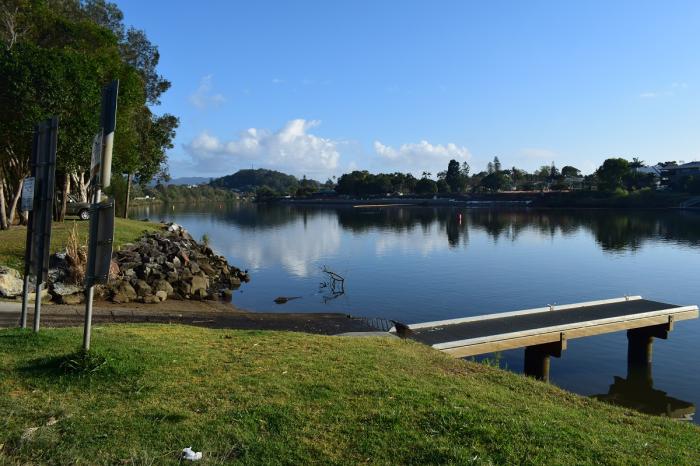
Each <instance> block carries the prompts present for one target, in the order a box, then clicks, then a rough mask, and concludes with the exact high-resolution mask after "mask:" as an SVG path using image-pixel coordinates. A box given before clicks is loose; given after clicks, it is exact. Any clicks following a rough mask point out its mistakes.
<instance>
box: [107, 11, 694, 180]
mask: <svg viewBox="0 0 700 466" xmlns="http://www.w3.org/2000/svg"><path fill="white" fill-rule="evenodd" d="M116 3H117V4H118V5H119V7H120V8H121V9H122V10H123V11H124V14H125V23H126V24H128V25H131V26H134V27H137V28H140V29H144V30H145V31H146V32H147V34H148V36H149V38H150V39H151V41H152V42H154V43H155V44H156V45H157V46H158V47H159V50H160V54H161V61H160V66H159V70H160V72H161V74H162V75H163V76H165V77H166V78H167V79H169V80H170V81H171V82H172V84H173V85H172V88H171V89H170V90H169V91H168V92H167V93H166V94H165V95H164V96H163V98H162V104H161V105H160V106H158V107H155V108H154V111H155V112H156V113H164V112H168V113H172V114H174V115H176V116H178V117H179V118H180V128H179V129H178V132H177V137H176V141H175V148H173V149H172V150H170V151H169V154H168V156H169V164H170V172H171V175H172V176H173V177H182V176H205V177H217V176H223V175H226V174H230V173H234V172H235V171H237V170H239V169H241V168H251V167H253V168H271V169H277V170H281V171H284V172H287V173H292V174H294V175H297V176H302V175H306V176H308V177H310V178H315V179H319V180H321V181H325V179H327V178H329V177H331V176H340V175H341V174H343V173H346V172H348V171H351V170H355V169H367V170H369V171H371V172H393V171H403V172H412V173H414V174H418V175H419V174H421V173H422V172H424V171H428V172H430V173H432V174H433V175H435V174H436V173H437V172H438V171H441V170H444V169H446V167H447V163H448V161H449V160H450V159H456V160H459V161H467V162H468V163H469V164H470V166H471V167H472V172H478V171H481V170H483V169H485V167H486V164H487V163H488V162H489V161H490V160H492V159H493V157H495V156H498V157H499V159H500V161H501V163H502V166H503V167H511V166H517V167H520V168H525V169H527V170H534V169H536V168H538V167H540V166H541V165H546V164H550V163H551V162H555V163H556V165H557V166H558V167H562V166H564V165H573V166H575V167H577V168H579V169H581V170H582V171H583V172H584V173H590V172H592V171H593V170H595V168H596V167H597V166H599V165H600V164H601V163H602V161H603V160H604V159H605V158H607V157H612V156H615V157H617V156H621V157H625V158H628V159H631V158H632V157H638V158H640V159H641V160H644V161H645V162H647V163H650V164H653V163H656V162H659V161H667V160H677V161H681V160H682V161H686V162H689V161H693V160H697V159H700V27H698V25H700V2H698V1H695V0H687V1H674V0H669V1H663V2H660V1H644V0H636V1H622V0H619V1H594V0H590V1H577V2H575V1H555V0H552V1H537V0H531V1H516V0H513V1H505V0H503V1H489V2H484V1H478V2H477V1H467V0H455V1H442V0H432V1H428V0H424V1H409V0H401V1H398V0H396V1H390V0H385V1H378V0H374V1H365V0H352V1H350V0H347V1H340V0H334V1H330V0H326V1H323V0H318V1H311V0H294V1H292V0H289V1H283V0H278V1H268V0H255V1H246V2H243V1H225V0H217V1H214V0H211V1H206V0H200V1H197V2H195V1H185V0H170V1H164V0H163V1H161V0H159V1H156V0H149V1H143V0H116Z"/></svg>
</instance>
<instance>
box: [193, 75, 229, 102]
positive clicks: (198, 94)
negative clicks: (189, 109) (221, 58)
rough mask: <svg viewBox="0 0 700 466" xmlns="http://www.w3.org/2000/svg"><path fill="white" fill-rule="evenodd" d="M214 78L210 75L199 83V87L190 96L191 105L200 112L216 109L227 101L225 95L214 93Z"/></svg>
mask: <svg viewBox="0 0 700 466" xmlns="http://www.w3.org/2000/svg"><path fill="white" fill-rule="evenodd" d="M212 79H213V76H212V75H210V74H208V75H206V76H204V77H202V79H201V80H200V81H199V87H197V90H195V91H194V93H193V94H192V95H191V96H190V103H191V104H192V105H194V106H195V107H197V108H198V109H200V110H204V109H205V108H207V107H210V106H211V107H216V106H218V105H221V104H222V103H224V102H225V101H226V98H225V97H224V96H223V94H219V93H212V89H213V85H212Z"/></svg>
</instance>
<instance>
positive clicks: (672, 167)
mask: <svg viewBox="0 0 700 466" xmlns="http://www.w3.org/2000/svg"><path fill="white" fill-rule="evenodd" d="M657 166H659V165H657ZM689 176H700V162H689V163H684V164H681V165H676V164H667V165H665V166H663V167H660V177H661V184H662V185H674V184H678V183H679V182H680V181H681V180H683V179H684V178H687V177H689Z"/></svg>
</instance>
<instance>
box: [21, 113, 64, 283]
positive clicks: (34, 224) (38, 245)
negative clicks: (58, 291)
mask: <svg viewBox="0 0 700 466" xmlns="http://www.w3.org/2000/svg"><path fill="white" fill-rule="evenodd" d="M57 143H58V118H55V117H54V118H52V119H51V120H47V121H45V122H43V123H41V124H39V125H38V126H37V129H36V132H35V134H34V153H33V154H32V165H33V166H32V175H33V176H32V178H33V179H34V189H33V191H34V202H33V212H32V216H31V221H30V226H29V228H28V230H27V241H28V242H29V244H28V245H27V246H28V250H29V273H30V274H31V275H35V276H36V277H37V283H46V279H47V273H48V270H49V244H50V243H51V220H52V217H53V212H52V207H53V191H54V184H55V178H56V146H57Z"/></svg>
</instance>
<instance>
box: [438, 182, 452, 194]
mask: <svg viewBox="0 0 700 466" xmlns="http://www.w3.org/2000/svg"><path fill="white" fill-rule="evenodd" d="M437 190H438V192H439V193H440V194H449V193H450V192H451V190H450V185H449V184H447V181H445V180H438V181H437Z"/></svg>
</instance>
